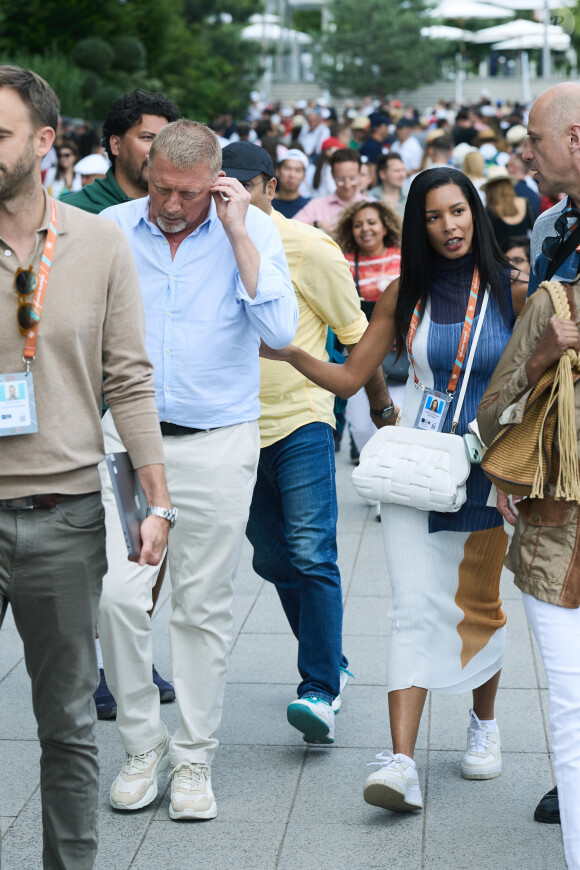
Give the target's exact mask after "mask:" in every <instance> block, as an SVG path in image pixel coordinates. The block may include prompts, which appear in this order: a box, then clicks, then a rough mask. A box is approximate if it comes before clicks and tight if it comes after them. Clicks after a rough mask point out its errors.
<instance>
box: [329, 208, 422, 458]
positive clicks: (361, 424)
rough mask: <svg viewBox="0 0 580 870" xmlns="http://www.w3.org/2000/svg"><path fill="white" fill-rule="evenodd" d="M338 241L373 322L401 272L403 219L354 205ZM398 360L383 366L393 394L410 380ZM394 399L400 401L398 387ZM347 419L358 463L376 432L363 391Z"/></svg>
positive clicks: (384, 210)
mask: <svg viewBox="0 0 580 870" xmlns="http://www.w3.org/2000/svg"><path fill="white" fill-rule="evenodd" d="M336 240H337V242H338V244H339V245H340V248H341V250H342V252H343V253H344V255H345V256H346V259H347V260H348V261H349V263H350V269H351V272H352V275H353V278H354V282H355V284H356V289H357V292H358V295H359V296H360V298H361V308H362V310H363V311H364V313H365V314H366V316H367V317H368V318H369V320H370V318H371V315H372V313H373V309H374V307H375V305H376V303H377V300H378V299H379V298H380V296H381V294H382V292H383V290H384V289H385V287H388V285H389V284H390V283H391V281H394V279H395V278H398V277H399V273H400V271H401V218H400V217H399V215H398V214H396V213H395V212H394V211H393V210H392V209H391V208H389V206H388V205H385V203H384V202H355V203H354V204H353V205H351V206H349V207H348V208H347V209H345V210H344V211H343V213H342V215H341V217H340V220H339V222H338V226H337V229H336ZM396 356H397V354H396V352H395V350H394V349H393V350H391V352H390V353H389V354H388V356H387V357H386V359H385V360H384V362H383V372H384V374H385V377H386V378H387V381H388V384H389V389H390V390H392V389H393V387H394V384H401V383H404V382H405V381H406V380H407V369H408V364H407V363H406V360H405V359H404V357H402V356H401V357H400V359H399V361H398V362H397V363H395V358H396ZM393 382H394V383H393ZM391 394H392V393H391ZM392 395H393V394H392ZM394 395H395V398H397V391H396V387H395V392H394ZM346 416H347V419H348V423H349V427H350V432H351V435H352V439H353V441H354V446H355V449H354V450H352V449H351V457H352V458H353V459H356V458H357V457H358V453H359V452H360V451H361V450H362V448H363V447H364V445H365V444H366V442H367V441H368V440H369V438H371V437H372V435H373V434H374V431H375V426H374V423H373V422H372V420H371V418H370V413H369V402H368V399H367V396H366V393H365V391H364V390H359V392H358V393H357V394H356V395H355V396H353V397H352V398H351V399H350V400H349V403H348V406H347V411H346Z"/></svg>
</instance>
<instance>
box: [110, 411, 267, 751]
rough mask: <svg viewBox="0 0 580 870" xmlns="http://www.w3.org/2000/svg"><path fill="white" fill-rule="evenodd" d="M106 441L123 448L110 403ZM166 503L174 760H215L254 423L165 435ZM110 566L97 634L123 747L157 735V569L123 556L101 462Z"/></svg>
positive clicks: (255, 453) (149, 744) (254, 453)
mask: <svg viewBox="0 0 580 870" xmlns="http://www.w3.org/2000/svg"><path fill="white" fill-rule="evenodd" d="M103 430H104V432H105V449H106V451H107V452H108V453H109V452H118V451H120V450H123V449H124V448H123V446H122V444H121V442H120V439H119V436H118V435H117V433H116V431H115V428H114V425H113V422H112V418H111V414H110V412H109V413H108V414H107V415H106V416H105V417H104V419H103ZM163 443H164V449H165V473H166V475H167V484H168V487H169V493H170V495H171V501H172V504H173V505H174V506H175V507H177V508H178V509H179V516H178V519H177V524H176V526H175V528H174V529H172V531H171V532H170V534H169V544H168V555H169V572H170V575H171V584H172V600H171V603H172V608H173V616H172V619H171V623H170V627H169V637H170V643H171V658H172V664H173V682H174V685H175V695H176V699H177V704H178V707H179V714H180V720H181V721H180V725H179V727H178V729H177V731H176V733H175V734H174V735H173V738H172V741H171V763H172V764H173V765H176V764H180V763H181V762H182V761H192V762H211V760H212V758H213V756H214V755H215V751H216V749H217V745H218V741H217V740H216V739H215V736H214V735H215V732H216V730H217V728H218V727H219V724H220V721H221V714H222V702H223V695H224V689H225V681H226V665H227V656H228V653H229V650H230V646H231V641H232V598H233V579H234V575H235V573H236V571H237V568H238V564H239V561H240V556H241V551H242V544H243V541H244V536H245V531H246V524H247V521H248V514H249V510H250V503H251V500H252V493H253V489H254V484H255V481H256V469H257V465H258V458H259V453H260V438H259V433H258V424H257V422H252V423H241V424H238V425H235V426H226V427H223V428H221V429H214V430H213V431H210V432H200V433H197V434H194V435H186V436H181V437H167V438H164V439H163ZM101 480H102V482H103V493H102V495H103V504H104V505H105V511H106V525H107V560H108V563H109V571H108V573H107V575H106V576H105V578H104V580H103V594H102V598H101V605H100V611H99V636H100V639H101V648H102V651H103V664H104V667H105V673H106V675H107V682H108V684H109V687H110V689H111V691H112V693H113V695H114V696H115V700H116V701H117V727H118V728H119V732H120V735H121V739H122V741H123V745H124V746H125V750H126V752H128V753H130V754H132V755H138V754H139V753H142V752H148V751H149V750H150V749H153V747H154V746H157V744H158V743H160V742H161V740H162V739H163V736H164V734H165V730H164V726H163V724H162V721H161V713H160V704H159V690H158V689H157V687H156V686H155V685H154V684H153V682H152V678H151V669H152V666H153V651H152V639H151V620H150V618H149V615H148V613H147V611H148V610H150V609H151V605H152V601H151V590H152V588H153V586H154V585H155V579H156V577H157V573H158V571H159V568H158V567H157V568H152V567H150V566H145V567H143V568H141V567H139V565H136V564H135V563H133V562H129V561H128V560H127V549H126V546H125V540H124V537H123V532H122V529H121V524H120V521H119V517H118V513H117V507H116V504H115V499H114V495H113V492H112V489H111V485H110V480H109V478H108V471H107V469H106V466H105V467H104V468H101Z"/></svg>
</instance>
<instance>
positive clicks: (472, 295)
mask: <svg viewBox="0 0 580 870" xmlns="http://www.w3.org/2000/svg"><path fill="white" fill-rule="evenodd" d="M478 294H479V269H478V268H477V266H476V267H475V269H474V270H473V278H472V280H471V289H470V291H469V301H468V303H467V311H466V312H465V320H464V322H463V331H462V333H461V338H460V340H459V347H458V348H457V355H456V357H455V363H454V364H453V371H452V372H451V377H450V379H449V384H448V386H447V392H448V394H450V395H453V393H454V392H455V390H456V389H457V383H458V381H459V375H460V374H461V370H462V368H463V363H464V360H465V354H466V353H467V345H468V344H469V336H470V335H471V329H472V327H473V319H474V317H475V306H476V305H477V296H478ZM420 311H421V300H419V301H418V302H417V305H416V307H415V309H414V310H413V316H412V318H411V323H410V326H409V334H408V336H407V353H408V354H409V360H410V362H411V365H412V366H413V376H414V378H415V384H418V383H419V379H418V378H417V374H416V372H415V361H414V360H413V354H412V353H411V351H412V347H413V340H414V338H415V334H416V332H417V329H418V328H419V318H420Z"/></svg>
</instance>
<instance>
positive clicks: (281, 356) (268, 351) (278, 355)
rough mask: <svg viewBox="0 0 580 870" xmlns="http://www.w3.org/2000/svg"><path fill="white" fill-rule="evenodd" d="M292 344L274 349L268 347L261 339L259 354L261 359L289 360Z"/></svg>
mask: <svg viewBox="0 0 580 870" xmlns="http://www.w3.org/2000/svg"><path fill="white" fill-rule="evenodd" d="M291 349H292V345H291V344H290V345H288V347H283V348H282V349H281V350H275V349H274V348H273V347H268V345H267V344H264V342H263V341H260V356H261V357H262V359H273V360H276V362H290V354H291Z"/></svg>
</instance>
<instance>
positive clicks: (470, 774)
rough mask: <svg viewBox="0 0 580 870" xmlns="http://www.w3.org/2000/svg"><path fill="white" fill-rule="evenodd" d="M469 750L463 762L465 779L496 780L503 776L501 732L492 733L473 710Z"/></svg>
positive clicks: (468, 738)
mask: <svg viewBox="0 0 580 870" xmlns="http://www.w3.org/2000/svg"><path fill="white" fill-rule="evenodd" d="M469 717H470V718H469V726H468V728H467V749H466V750H465V754H464V756H463V758H462V760H461V776H462V777H463V779H495V778H496V776H499V775H500V774H501V752H500V740H499V731H498V730H497V728H496V729H494V730H493V731H490V729H489V726H488V724H487V722H481V720H480V719H478V718H477V716H476V715H475V713H474V712H473V710H470V711H469Z"/></svg>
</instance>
